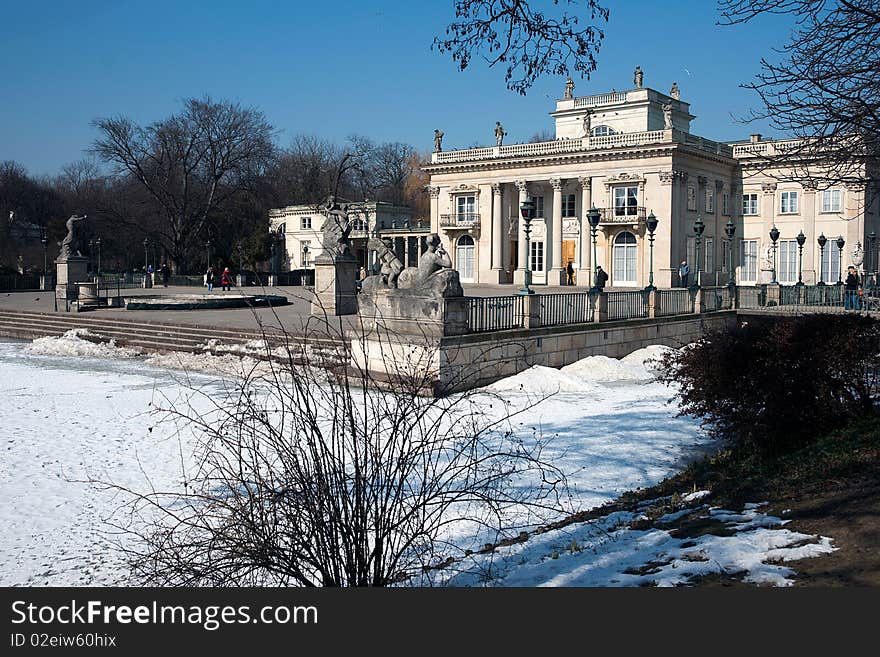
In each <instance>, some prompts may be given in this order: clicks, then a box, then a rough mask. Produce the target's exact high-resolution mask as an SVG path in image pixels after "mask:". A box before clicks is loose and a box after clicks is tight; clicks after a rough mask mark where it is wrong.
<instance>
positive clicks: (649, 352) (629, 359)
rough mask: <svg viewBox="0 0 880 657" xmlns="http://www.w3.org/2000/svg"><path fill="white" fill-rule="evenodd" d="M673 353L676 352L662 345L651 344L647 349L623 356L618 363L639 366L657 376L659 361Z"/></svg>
mask: <svg viewBox="0 0 880 657" xmlns="http://www.w3.org/2000/svg"><path fill="white" fill-rule="evenodd" d="M674 351H677V349H673V348H672V347H667V346H665V345H662V344H652V345H651V346H649V347H645V348H644V349H638V350H637V351H634V352H632V353H631V354H628V355H626V356H624V357H623V358H621V359H620V361H621V362H622V363H630V364H633V365H640V366H641V367H644V368H645V369H646V370H648V372H650V373H651V374H653V375H654V376H657V375H658V374H659V373H660V361H661V360H662V359H663V358H664V357H665V356H666V354H670V353H672V352H674Z"/></svg>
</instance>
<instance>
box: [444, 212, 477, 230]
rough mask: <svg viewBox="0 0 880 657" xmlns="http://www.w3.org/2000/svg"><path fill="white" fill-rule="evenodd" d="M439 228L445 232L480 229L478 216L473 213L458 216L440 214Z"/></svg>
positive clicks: (463, 213)
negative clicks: (458, 229)
mask: <svg viewBox="0 0 880 657" xmlns="http://www.w3.org/2000/svg"><path fill="white" fill-rule="evenodd" d="M440 227H441V228H445V229H447V230H455V229H456V228H460V229H462V230H470V229H472V228H479V227H480V215H479V214H478V213H474V212H462V213H460V214H441V215H440Z"/></svg>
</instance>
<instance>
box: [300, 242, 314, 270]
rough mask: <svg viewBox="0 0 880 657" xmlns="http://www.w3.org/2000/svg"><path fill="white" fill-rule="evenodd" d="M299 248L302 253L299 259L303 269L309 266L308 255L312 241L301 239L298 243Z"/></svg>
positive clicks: (309, 254)
mask: <svg viewBox="0 0 880 657" xmlns="http://www.w3.org/2000/svg"><path fill="white" fill-rule="evenodd" d="M299 249H300V252H301V253H302V258H301V259H300V261H301V262H302V266H303V269H305V268H306V267H308V266H309V257H310V256H311V252H312V242H311V240H301V241H300V243H299Z"/></svg>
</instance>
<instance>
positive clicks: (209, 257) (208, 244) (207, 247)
mask: <svg viewBox="0 0 880 657" xmlns="http://www.w3.org/2000/svg"><path fill="white" fill-rule="evenodd" d="M205 248H206V249H207V250H208V266H207V267H206V269H210V268H211V240H208V241H207V242H205Z"/></svg>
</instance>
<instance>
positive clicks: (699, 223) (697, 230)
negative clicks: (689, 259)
mask: <svg viewBox="0 0 880 657" xmlns="http://www.w3.org/2000/svg"><path fill="white" fill-rule="evenodd" d="M704 230H706V224H704V223H703V217H702V215H697V220H696V221H695V222H694V235H696V236H697V239H696V253H695V254H694V257H695V259H696V262H695V263H694V266H695V267H696V268H697V271H696V273H695V274H694V285H693V287H700V241H701V240H702V238H703V231H704Z"/></svg>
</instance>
